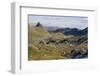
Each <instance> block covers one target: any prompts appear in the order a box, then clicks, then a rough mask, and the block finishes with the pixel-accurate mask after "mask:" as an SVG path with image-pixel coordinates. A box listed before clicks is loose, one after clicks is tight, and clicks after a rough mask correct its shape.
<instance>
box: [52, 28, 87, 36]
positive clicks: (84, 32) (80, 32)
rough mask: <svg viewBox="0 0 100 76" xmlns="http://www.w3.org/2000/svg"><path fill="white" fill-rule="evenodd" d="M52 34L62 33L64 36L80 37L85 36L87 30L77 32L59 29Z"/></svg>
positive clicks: (71, 29)
mask: <svg viewBox="0 0 100 76" xmlns="http://www.w3.org/2000/svg"><path fill="white" fill-rule="evenodd" d="M54 32H62V33H63V34H65V35H74V36H82V35H87V33H88V28H85V29H83V30H79V29H77V28H59V29H57V30H55V31H54Z"/></svg>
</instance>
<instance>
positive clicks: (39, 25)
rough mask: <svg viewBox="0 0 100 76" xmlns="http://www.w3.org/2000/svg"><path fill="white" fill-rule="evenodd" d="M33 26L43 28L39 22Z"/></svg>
mask: <svg viewBox="0 0 100 76" xmlns="http://www.w3.org/2000/svg"><path fill="white" fill-rule="evenodd" d="M35 27H42V28H44V27H43V25H42V24H41V23H40V22H38V23H37V24H36V26H35Z"/></svg>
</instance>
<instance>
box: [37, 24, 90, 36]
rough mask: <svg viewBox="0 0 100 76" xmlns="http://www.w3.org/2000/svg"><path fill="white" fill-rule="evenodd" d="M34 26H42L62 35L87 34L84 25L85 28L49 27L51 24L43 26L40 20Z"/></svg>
mask: <svg viewBox="0 0 100 76" xmlns="http://www.w3.org/2000/svg"><path fill="white" fill-rule="evenodd" d="M35 27H40V28H43V29H45V30H47V31H48V32H55V33H57V32H61V33H63V34H64V35H74V36H82V35H86V36H87V35H88V27H86V28H85V29H82V30H81V29H78V28H67V27H66V28H58V27H55V26H54V27H51V26H44V25H42V24H41V23H40V22H38V23H37V24H36V25H35Z"/></svg>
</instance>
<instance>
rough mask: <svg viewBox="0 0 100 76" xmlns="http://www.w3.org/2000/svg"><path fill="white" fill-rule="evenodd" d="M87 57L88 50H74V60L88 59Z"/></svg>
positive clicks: (72, 55)
mask: <svg viewBox="0 0 100 76" xmlns="http://www.w3.org/2000/svg"><path fill="white" fill-rule="evenodd" d="M87 56H88V50H87V49H74V50H72V51H71V58H72V59H79V58H87Z"/></svg>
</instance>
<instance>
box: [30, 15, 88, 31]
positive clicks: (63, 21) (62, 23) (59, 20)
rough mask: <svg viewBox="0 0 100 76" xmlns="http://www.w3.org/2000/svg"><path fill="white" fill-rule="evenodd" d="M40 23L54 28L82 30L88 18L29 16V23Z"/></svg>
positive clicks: (86, 24)
mask: <svg viewBox="0 0 100 76" xmlns="http://www.w3.org/2000/svg"><path fill="white" fill-rule="evenodd" d="M37 22H40V23H42V24H43V25H44V26H49V27H50V26H52V27H53V26H56V27H61V28H64V27H69V28H78V29H84V28H86V27H87V26H88V17H80V16H42V15H41V16H39V15H30V16H29V23H37Z"/></svg>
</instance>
